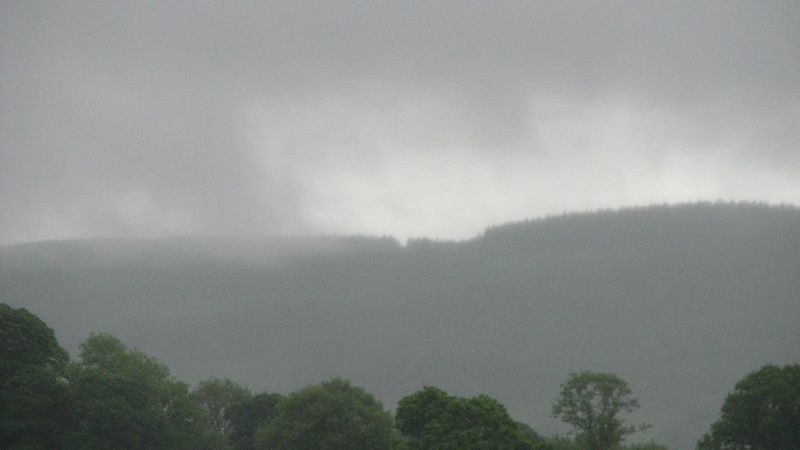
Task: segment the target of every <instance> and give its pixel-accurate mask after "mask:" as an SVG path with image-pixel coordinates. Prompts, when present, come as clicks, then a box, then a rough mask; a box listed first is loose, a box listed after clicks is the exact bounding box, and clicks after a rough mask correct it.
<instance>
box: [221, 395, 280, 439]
mask: <svg viewBox="0 0 800 450" xmlns="http://www.w3.org/2000/svg"><path fill="white" fill-rule="evenodd" d="M283 399H284V396H282V395H281V394H268V393H266V392H262V393H260V394H256V395H254V396H253V397H251V398H249V399H247V400H244V401H242V402H239V403H235V404H233V405H231V406H230V407H229V408H228V409H227V410H226V411H225V418H226V420H228V422H229V423H230V430H229V436H228V442H229V443H230V445H231V447H233V448H235V449H237V450H252V449H254V448H255V443H254V437H255V434H256V430H257V429H258V427H259V426H261V425H264V424H265V423H266V422H267V421H269V420H272V419H273V418H274V417H275V416H277V415H278V404H280V402H281V401H283Z"/></svg>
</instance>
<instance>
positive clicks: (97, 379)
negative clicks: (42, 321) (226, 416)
mask: <svg viewBox="0 0 800 450" xmlns="http://www.w3.org/2000/svg"><path fill="white" fill-rule="evenodd" d="M80 356H81V362H80V363H78V364H75V365H73V366H72V367H71V370H70V371H69V374H68V377H67V378H68V380H69V384H70V395H71V398H70V401H71V409H72V413H71V417H70V419H71V423H70V427H69V432H68V433H67V434H66V436H65V438H64V442H65V443H66V446H67V447H68V448H136V449H160V448H176V449H180V448H186V449H191V448H215V447H218V446H219V445H220V444H221V442H222V439H221V438H219V437H217V436H215V435H214V434H213V433H210V432H209V431H208V430H209V429H210V426H209V425H208V424H209V418H208V416H207V415H206V414H204V412H203V411H202V410H201V409H200V408H199V407H198V406H197V404H196V403H194V402H191V401H190V400H189V396H188V395H189V393H188V385H186V384H185V383H182V382H180V381H176V380H174V379H173V378H172V377H171V376H170V375H169V370H168V369H167V367H166V366H164V365H163V364H161V363H159V362H158V361H156V360H155V359H153V358H151V357H148V356H146V355H144V354H143V353H141V352H139V351H138V350H129V349H128V348H127V347H126V346H125V345H124V344H123V343H122V342H120V341H119V339H117V338H115V337H113V336H111V335H108V334H92V335H91V336H90V337H89V338H88V339H87V340H86V341H85V342H84V343H83V344H81V355H80Z"/></svg>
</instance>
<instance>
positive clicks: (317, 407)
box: [255, 378, 394, 450]
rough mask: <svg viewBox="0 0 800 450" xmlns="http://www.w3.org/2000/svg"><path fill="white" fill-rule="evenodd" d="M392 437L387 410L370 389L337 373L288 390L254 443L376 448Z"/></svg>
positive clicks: (385, 446)
mask: <svg viewBox="0 0 800 450" xmlns="http://www.w3.org/2000/svg"><path fill="white" fill-rule="evenodd" d="M393 440H394V431H393V428H392V416H391V414H390V413H389V412H387V411H385V410H384V409H383V406H382V405H381V403H380V402H378V401H377V400H375V397H374V396H373V395H372V394H370V393H368V392H367V391H365V390H364V389H362V388H359V387H355V386H352V385H351V384H350V382H349V381H346V380H342V379H340V378H334V379H332V380H330V381H326V382H324V383H321V384H318V385H310V386H307V387H305V388H303V389H300V390H299V391H296V392H293V393H291V394H289V396H288V397H287V398H286V399H285V400H284V401H282V402H281V403H280V404H279V405H278V414H277V416H276V417H275V418H274V419H272V420H270V421H268V422H267V423H266V424H264V425H263V426H262V427H261V428H260V429H259V430H258V431H257V433H256V438H255V441H256V448H269V449H278V450H280V449H287V450H292V449H300V448H302V449H308V450H313V449H320V450H322V449H345V448H346V449H353V450H358V449H364V450H380V449H388V448H390V447H391V445H392V442H393Z"/></svg>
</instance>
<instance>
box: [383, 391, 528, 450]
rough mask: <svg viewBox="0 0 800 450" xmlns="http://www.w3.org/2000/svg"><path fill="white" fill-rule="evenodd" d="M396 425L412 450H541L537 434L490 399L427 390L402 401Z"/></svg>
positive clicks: (398, 407)
mask: <svg viewBox="0 0 800 450" xmlns="http://www.w3.org/2000/svg"><path fill="white" fill-rule="evenodd" d="M396 422H397V429H398V430H399V431H400V432H401V433H402V434H403V437H404V438H405V439H406V440H405V442H404V443H403V448H407V449H410V450H411V449H414V450H417V449H419V450H422V449H442V450H444V449H453V450H455V449H488V448H492V449H517V450H530V449H535V448H538V443H537V441H536V439H535V438H534V435H536V433H535V432H534V431H533V430H531V429H530V427H521V426H519V425H518V424H517V423H516V422H514V421H513V420H512V419H511V417H510V416H509V414H508V412H507V411H506V408H505V407H504V406H503V405H502V404H501V403H500V402H498V401H497V400H495V399H493V398H491V397H489V396H487V395H478V396H476V397H472V398H460V397H455V396H451V395H447V393H446V392H444V391H442V390H441V389H439V388H436V387H430V386H426V387H424V388H423V389H422V390H420V391H417V392H415V393H413V394H411V395H409V396H407V397H404V398H402V399H401V400H400V402H399V403H398V406H397V414H396Z"/></svg>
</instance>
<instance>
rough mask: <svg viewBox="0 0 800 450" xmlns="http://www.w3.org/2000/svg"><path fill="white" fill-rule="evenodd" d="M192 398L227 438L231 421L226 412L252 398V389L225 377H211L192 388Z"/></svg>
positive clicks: (216, 429)
mask: <svg viewBox="0 0 800 450" xmlns="http://www.w3.org/2000/svg"><path fill="white" fill-rule="evenodd" d="M191 397H192V400H194V401H195V402H196V403H197V404H198V405H199V406H200V408H202V409H203V410H204V411H205V412H206V413H207V414H208V416H209V417H210V419H211V427H212V428H213V429H214V430H215V431H217V432H218V433H219V434H221V435H223V436H225V438H226V439H227V438H228V436H229V434H230V428H231V421H230V419H229V418H228V417H227V416H226V413H227V412H228V410H229V409H230V408H231V406H232V405H234V404H237V403H242V402H244V401H246V400H249V399H250V398H251V394H250V391H249V390H248V389H247V388H245V387H242V386H240V385H238V384H236V383H234V382H233V381H231V380H229V379H227V378H225V379H222V380H220V379H219V378H216V377H211V378H209V379H207V380H203V381H201V382H200V383H198V385H197V387H195V388H194V389H193V390H192V393H191Z"/></svg>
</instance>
